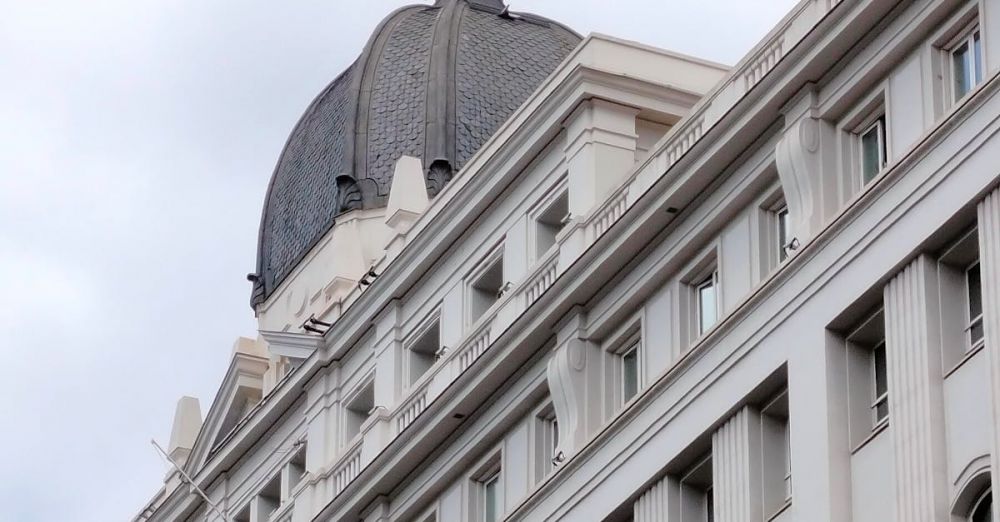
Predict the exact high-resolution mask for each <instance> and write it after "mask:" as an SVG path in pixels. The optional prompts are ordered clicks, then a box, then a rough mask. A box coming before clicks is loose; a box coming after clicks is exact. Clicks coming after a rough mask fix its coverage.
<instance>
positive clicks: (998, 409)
mask: <svg viewBox="0 0 1000 522" xmlns="http://www.w3.org/2000/svg"><path fill="white" fill-rule="evenodd" d="M979 270H980V274H981V276H982V286H983V329H984V331H985V336H986V352H987V360H988V361H989V365H990V390H991V392H992V395H993V397H992V399H993V400H992V401H991V402H992V403H993V451H992V455H993V457H992V459H993V462H992V470H993V471H992V473H993V477H992V479H993V484H994V487H995V486H996V484H998V483H1000V476H998V470H1000V189H995V190H994V191H993V192H991V193H990V194H989V195H987V196H986V198H985V199H983V200H982V201H981V202H980V203H979ZM993 520H1000V504H998V503H994V504H993Z"/></svg>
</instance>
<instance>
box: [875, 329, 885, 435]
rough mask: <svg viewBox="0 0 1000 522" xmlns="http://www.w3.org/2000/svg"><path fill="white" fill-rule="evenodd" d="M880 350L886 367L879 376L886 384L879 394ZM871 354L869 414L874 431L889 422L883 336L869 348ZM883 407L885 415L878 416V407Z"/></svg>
mask: <svg viewBox="0 0 1000 522" xmlns="http://www.w3.org/2000/svg"><path fill="white" fill-rule="evenodd" d="M880 350H881V352H882V354H883V356H882V361H883V365H885V366H886V367H885V368H882V373H883V374H884V375H882V376H881V379H883V380H885V381H886V382H884V383H882V384H883V385H884V387H885V391H883V392H882V393H879V391H878V389H879V380H880V375H879V373H880V372H879V357H878V354H879V351H880ZM871 352H872V353H871V358H872V362H871V370H872V382H871V389H872V404H871V412H872V431H875V430H877V429H879V428H881V427H882V425H883V424H886V423H888V422H889V382H888V378H889V372H888V358H889V353H888V351H887V348H886V342H885V338H884V336H883V339H882V341H881V342H879V343H877V344H876V345H875V346H873V347H872V348H871ZM883 405H884V406H885V413H884V414H883V415H880V414H879V407H880V406H883Z"/></svg>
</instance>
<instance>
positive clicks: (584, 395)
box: [546, 310, 601, 459]
mask: <svg viewBox="0 0 1000 522" xmlns="http://www.w3.org/2000/svg"><path fill="white" fill-rule="evenodd" d="M585 325H586V318H585V316H584V314H583V312H582V311H580V310H577V311H576V312H575V314H574V315H573V316H571V317H570V318H569V319H568V320H567V321H566V322H565V323H564V324H563V326H562V328H560V331H559V333H558V334H557V336H556V339H557V344H556V348H555V350H554V352H553V354H552V358H551V359H549V364H548V368H547V369H546V377H547V378H548V385H549V393H550V394H551V396H552V406H553V408H554V409H555V410H556V419H557V420H558V422H559V446H558V447H557V448H556V450H555V451H556V455H559V456H562V458H563V459H567V458H569V457H571V456H573V455H574V454H575V453H576V452H577V451H579V449H580V448H582V447H583V446H584V444H586V443H587V441H588V440H589V439H590V437H591V435H592V434H593V433H595V432H596V430H597V429H599V428H600V426H601V392H600V386H595V385H594V383H599V382H601V351H600V348H599V347H598V346H596V345H595V344H594V343H592V342H590V341H588V340H587V339H586V338H585Z"/></svg>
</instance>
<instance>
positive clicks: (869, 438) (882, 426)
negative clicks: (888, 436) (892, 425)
mask: <svg viewBox="0 0 1000 522" xmlns="http://www.w3.org/2000/svg"><path fill="white" fill-rule="evenodd" d="M888 427H889V419H886V420H884V421H882V422H880V423H878V424H877V425H876V426H875V427H874V428H872V432H871V433H870V434H869V435H868V436H867V437H865V438H864V440H862V441H861V442H859V443H858V445H857V446H855V447H854V449H853V450H851V455H854V454H855V453H857V452H859V451H861V448H864V447H865V446H867V445H868V443H870V442H871V441H873V440H875V439H877V438H878V436H879V435H881V434H882V432H883V431H885V430H886V429H887V428H888Z"/></svg>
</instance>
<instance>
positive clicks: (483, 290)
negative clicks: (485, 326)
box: [469, 246, 508, 323]
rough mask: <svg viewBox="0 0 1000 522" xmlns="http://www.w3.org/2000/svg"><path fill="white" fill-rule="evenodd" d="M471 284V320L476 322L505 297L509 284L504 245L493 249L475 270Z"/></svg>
mask: <svg viewBox="0 0 1000 522" xmlns="http://www.w3.org/2000/svg"><path fill="white" fill-rule="evenodd" d="M471 280H472V282H471V283H470V285H469V300H470V303H469V322H470V323H472V322H475V321H476V320H477V319H479V318H480V317H482V316H483V314H485V313H486V311H487V310H489V309H490V307H491V306H493V303H496V302H497V301H498V300H500V298H501V297H503V294H504V292H506V291H507V289H508V285H507V284H506V283H504V274H503V246H501V247H499V248H497V249H496V250H495V251H493V252H492V253H491V254H490V255H489V256H488V257H487V259H486V260H485V261H484V262H483V263H482V264H481V265H480V267H479V268H478V269H477V270H476V271H475V272H473V276H472V278H471Z"/></svg>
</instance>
